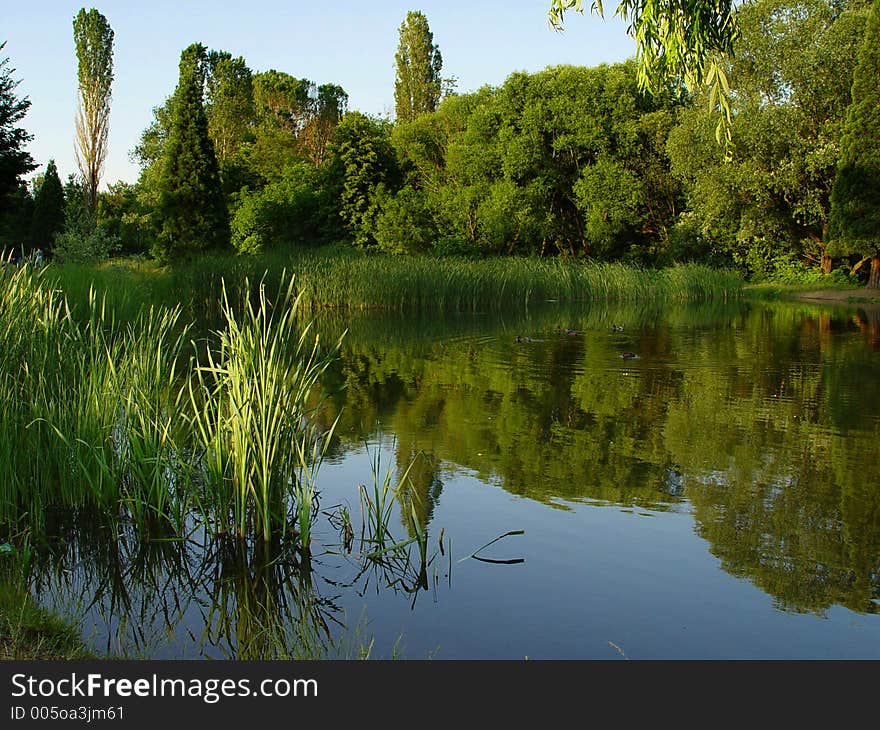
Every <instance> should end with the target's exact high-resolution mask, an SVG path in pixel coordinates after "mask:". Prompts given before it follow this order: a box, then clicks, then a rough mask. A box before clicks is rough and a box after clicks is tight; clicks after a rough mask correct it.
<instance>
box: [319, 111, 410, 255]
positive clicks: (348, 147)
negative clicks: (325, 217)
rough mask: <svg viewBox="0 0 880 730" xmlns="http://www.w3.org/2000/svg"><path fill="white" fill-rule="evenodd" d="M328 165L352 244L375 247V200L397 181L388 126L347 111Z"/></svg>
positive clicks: (394, 186) (363, 115)
mask: <svg viewBox="0 0 880 730" xmlns="http://www.w3.org/2000/svg"><path fill="white" fill-rule="evenodd" d="M327 164H328V174H329V181H330V184H331V186H332V194H333V195H334V197H336V198H337V199H338V200H339V211H340V216H341V217H342V220H343V222H344V224H345V226H346V228H347V229H348V231H349V233H350V234H351V235H352V238H353V240H354V243H355V245H357V246H371V245H373V244H375V242H376V241H375V221H376V216H377V215H378V213H379V209H378V206H377V202H378V198H381V197H382V195H384V194H385V192H386V189H395V188H396V187H397V186H398V182H399V170H398V166H397V160H396V156H395V154H394V149H393V148H392V146H391V131H390V125H389V124H387V123H385V122H383V121H380V120H377V119H373V118H371V117H368V116H366V115H365V114H361V113H360V112H349V113H348V114H346V115H345V117H344V118H343V120H342V121H341V122H340V123H339V126H337V127H336V131H335V132H334V134H333V140H332V141H331V143H330V145H329V147H328V162H327Z"/></svg>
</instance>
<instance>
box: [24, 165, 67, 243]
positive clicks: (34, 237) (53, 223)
mask: <svg viewBox="0 0 880 730" xmlns="http://www.w3.org/2000/svg"><path fill="white" fill-rule="evenodd" d="M63 228H64V188H63V187H62V186H61V178H59V177H58V169H57V168H56V167H55V161H54V160H49V164H48V165H46V174H45V176H44V177H43V182H42V184H41V185H40V187H39V189H37V191H36V193H35V195H34V215H33V218H32V220H31V236H30V238H31V251H35V250H36V249H38V248H39V249H42V250H43V252H44V253H51V251H52V248H53V246H54V245H55V236H56V235H57V234H58V233H60V232H61V230H62V229H63Z"/></svg>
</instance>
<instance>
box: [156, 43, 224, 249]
mask: <svg viewBox="0 0 880 730" xmlns="http://www.w3.org/2000/svg"><path fill="white" fill-rule="evenodd" d="M198 50H199V47H198V46H190V47H189V48H188V49H186V50H185V51H184V52H183V53H182V54H181V61H180V81H179V83H178V86H177V91H176V92H175V95H174V102H173V104H172V109H173V118H172V122H171V131H170V133H169V136H168V140H167V142H166V145H165V150H164V155H163V166H164V169H163V176H162V178H161V180H160V184H159V188H160V199H159V211H158V212H159V216H160V218H161V221H162V224H161V225H162V228H161V233H160V236H159V239H158V241H157V243H156V247H155V249H154V254H155V255H156V256H157V258H159V259H172V258H177V257H179V256H181V255H184V254H188V253H194V252H197V251H203V250H206V249H212V248H223V247H225V246H228V245H229V216H228V212H227V209H226V200H225V198H224V196H223V189H222V187H221V184H220V171H219V169H218V167H217V158H216V156H215V154H214V145H213V143H212V142H211V138H210V137H209V136H208V119H207V116H206V115H205V109H204V106H203V103H202V87H201V84H200V78H199V68H198V64H197V63H196V62H195V60H194V59H195V58H196V56H197V53H196V51H198Z"/></svg>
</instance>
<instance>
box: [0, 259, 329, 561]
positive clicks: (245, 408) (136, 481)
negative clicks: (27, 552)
mask: <svg viewBox="0 0 880 730" xmlns="http://www.w3.org/2000/svg"><path fill="white" fill-rule="evenodd" d="M244 290H245V295H244V298H243V301H242V304H241V311H240V312H239V310H238V308H237V306H236V305H233V304H232V303H231V300H230V299H229V298H228V297H227V296H226V294H225V291H224V293H223V298H222V300H221V303H220V308H221V311H222V312H223V314H224V318H225V326H224V327H222V328H221V329H220V330H219V331H218V332H217V333H216V335H215V337H214V339H213V340H211V341H210V342H209V344H208V345H207V346H203V347H202V348H195V352H194V353H189V352H187V347H188V345H185V342H186V338H187V336H188V332H189V326H188V325H185V324H184V323H183V322H182V320H181V313H180V308H179V307H173V308H165V307H151V308H149V309H144V310H142V311H141V312H140V313H139V314H138V315H137V316H136V317H135V318H134V319H133V320H131V321H127V322H123V323H120V322H119V320H117V319H116V318H115V317H114V316H113V314H112V313H111V312H110V311H109V310H108V308H107V307H106V305H105V303H104V302H103V301H102V300H101V299H99V298H98V297H97V296H96V295H95V294H94V291H92V293H91V294H90V296H89V297H88V298H87V301H86V303H85V304H84V305H82V309H81V311H80V312H79V314H78V316H73V314H72V311H71V307H70V306H69V304H68V301H67V299H66V298H65V297H64V296H62V295H61V294H60V293H59V292H58V291H57V290H56V289H55V288H54V287H52V286H51V285H50V282H49V281H47V280H46V278H45V274H44V273H42V272H36V271H34V270H32V269H30V268H29V267H27V266H25V267H22V268H20V269H17V270H14V271H9V270H4V272H3V274H2V275H0V303H2V309H0V522H2V521H4V520H5V521H14V520H15V519H17V518H18V519H20V518H22V517H23V516H25V515H26V516H27V519H28V521H29V522H30V524H31V525H33V526H34V527H39V526H40V525H41V524H42V522H43V521H44V519H45V516H46V514H47V511H48V510H49V509H50V508H54V507H63V508H74V509H87V508H89V509H90V508H98V509H99V510H101V511H102V512H103V513H105V514H108V515H114V516H116V517H117V518H118V519H120V520H130V521H134V522H135V524H137V525H138V526H140V527H141V528H144V529H146V530H152V529H154V528H157V527H161V529H160V532H163V534H165V533H167V532H168V530H169V529H170V532H171V533H172V534H178V535H179V534H180V533H182V531H183V530H184V525H185V522H186V518H187V515H190V514H192V513H193V511H194V510H197V511H198V512H199V514H200V515H201V516H202V518H203V519H204V521H205V522H206V523H209V524H210V525H211V526H212V527H213V528H214V529H215V530H216V531H217V532H222V533H225V532H228V531H233V530H234V531H235V534H236V535H237V536H238V537H240V538H245V537H247V536H251V535H252V534H254V535H260V536H261V537H262V538H263V539H264V540H268V539H269V537H270V536H271V535H272V534H273V533H274V532H275V531H277V530H281V531H283V530H284V528H285V526H286V524H287V518H288V516H289V515H290V514H295V515H296V521H297V523H298V532H299V534H300V535H301V537H302V539H303V540H305V545H306V546H307V544H308V539H309V533H310V521H311V517H312V515H313V513H314V512H316V510H317V505H316V500H315V493H314V481H315V478H316V471H317V468H318V466H319V464H320V460H321V458H322V456H323V448H324V445H325V444H326V442H327V440H328V439H329V435H328V434H321V433H319V432H318V431H317V427H316V426H315V425H314V423H315V421H314V419H313V418H312V415H313V413H312V411H313V409H314V407H315V406H314V405H311V406H310V405H309V403H310V401H309V396H310V395H311V393H312V391H313V389H314V386H315V384H316V382H317V380H318V378H319V376H320V375H321V373H322V372H323V370H324V369H325V368H326V367H327V365H328V364H329V362H330V361H331V358H332V357H333V352H334V350H333V349H330V350H328V351H325V350H324V349H323V348H322V347H321V344H320V341H319V339H318V337H317V336H316V335H313V334H312V333H311V330H310V328H309V327H308V326H306V327H303V328H302V329H300V328H299V324H298V308H299V299H297V298H296V297H295V296H294V288H293V279H288V280H287V284H286V288H285V289H283V290H282V292H281V294H280V295H279V296H278V297H276V303H275V304H274V305H272V304H270V302H269V299H268V297H267V294H266V290H265V286H264V285H263V284H262V283H261V284H260V285H259V286H258V287H255V288H254V291H253V295H251V294H250V284H249V282H245V284H244Z"/></svg>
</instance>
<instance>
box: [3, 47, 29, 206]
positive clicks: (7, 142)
mask: <svg viewBox="0 0 880 730" xmlns="http://www.w3.org/2000/svg"><path fill="white" fill-rule="evenodd" d="M5 47H6V41H3V43H0V52H2V51H3V49H4V48H5ZM8 63H9V58H2V59H0V214H2V213H5V212H6V211H7V210H8V209H9V208H8V206H9V205H10V201H9V199H8V196H9V195H11V194H14V193H15V192H16V191H17V190H18V188H19V185H20V183H21V176H22V175H26V174H27V173H29V172H30V171H31V170H33V169H34V168H35V167H36V164H34V161H33V159H32V158H31V156H30V154H29V153H28V152H27V151H26V150H25V149H24V146H25V145H26V144H27V143H28V142H29V141H30V140H31V139H33V136H32V135H30V134H28V133H27V132H26V131H25V130H24V129H23V128H22V127H18V126H16V125H17V124H18V123H19V122H20V121H21V120H22V119H23V118H24V116H25V114H27V111H28V109H29V108H30V106H31V103H30V101H29V100H28V99H27V97H25V98H23V99H19V98H18V97H17V96H16V95H15V87H16V86H18V83H19V82H18V81H14V80H13V78H12V74H13V73H14V71H15V69H12V68H9V67H8V65H7V64H8Z"/></svg>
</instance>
